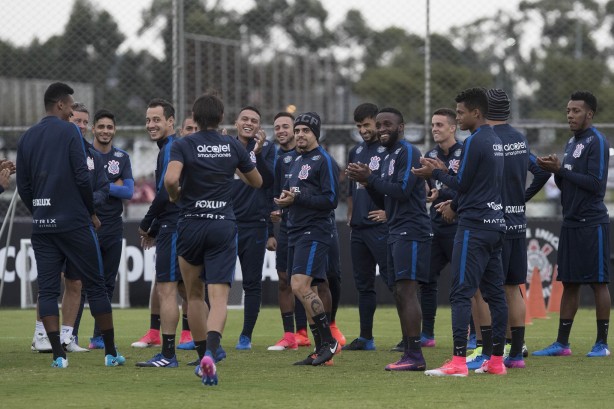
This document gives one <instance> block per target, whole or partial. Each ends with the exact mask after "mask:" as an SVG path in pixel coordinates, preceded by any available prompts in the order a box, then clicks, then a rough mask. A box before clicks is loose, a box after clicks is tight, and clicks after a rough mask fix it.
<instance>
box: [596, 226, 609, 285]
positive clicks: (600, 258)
mask: <svg viewBox="0 0 614 409" xmlns="http://www.w3.org/2000/svg"><path fill="white" fill-rule="evenodd" d="M597 232H598V233H597V234H598V235H599V282H600V283H602V282H603V281H604V280H603V263H604V262H606V260H604V259H603V230H602V228H601V226H597ZM607 262H609V260H607Z"/></svg>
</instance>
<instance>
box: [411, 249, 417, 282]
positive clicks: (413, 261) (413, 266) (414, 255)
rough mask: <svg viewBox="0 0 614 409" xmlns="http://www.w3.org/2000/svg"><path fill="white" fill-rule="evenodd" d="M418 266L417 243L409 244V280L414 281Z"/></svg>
mask: <svg viewBox="0 0 614 409" xmlns="http://www.w3.org/2000/svg"><path fill="white" fill-rule="evenodd" d="M417 264H418V242H417V241H412V242H411V279H412V280H415V279H416V273H417V272H416V265H417Z"/></svg>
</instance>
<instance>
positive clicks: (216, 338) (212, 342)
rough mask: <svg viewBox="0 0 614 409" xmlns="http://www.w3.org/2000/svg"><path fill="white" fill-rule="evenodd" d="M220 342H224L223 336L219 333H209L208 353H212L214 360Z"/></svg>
mask: <svg viewBox="0 0 614 409" xmlns="http://www.w3.org/2000/svg"><path fill="white" fill-rule="evenodd" d="M220 342H222V334H220V333H219V332H217V331H209V332H207V351H209V352H211V356H212V357H214V359H215V356H216V355H215V351H217V349H218V348H219V347H220ZM201 359H202V358H201Z"/></svg>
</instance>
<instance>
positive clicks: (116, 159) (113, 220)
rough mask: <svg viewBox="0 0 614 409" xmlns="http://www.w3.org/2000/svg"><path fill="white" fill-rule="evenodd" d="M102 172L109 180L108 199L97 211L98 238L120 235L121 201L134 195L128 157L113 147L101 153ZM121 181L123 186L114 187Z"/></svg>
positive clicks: (121, 228) (122, 209) (122, 205)
mask: <svg viewBox="0 0 614 409" xmlns="http://www.w3.org/2000/svg"><path fill="white" fill-rule="evenodd" d="M100 156H101V157H102V162H103V163H104V170H105V173H106V175H107V178H108V179H109V183H108V185H109V187H110V193H109V198H108V199H107V200H106V201H105V202H104V204H103V206H102V207H101V208H100V210H98V218H99V219H100V222H101V226H100V229H98V236H104V235H116V234H122V232H123V230H124V224H123V220H122V213H123V212H124V203H123V202H122V200H124V199H125V200H129V199H131V198H132V194H133V193H134V179H133V177H132V165H131V163H130V156H129V155H128V153H127V152H126V151H123V150H121V149H119V148H116V147H115V146H112V147H111V150H110V151H109V152H108V153H101V154H100ZM120 179H121V180H122V182H123V186H119V185H116V184H115V182H116V181H118V180H120Z"/></svg>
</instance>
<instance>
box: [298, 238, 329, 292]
mask: <svg viewBox="0 0 614 409" xmlns="http://www.w3.org/2000/svg"><path fill="white" fill-rule="evenodd" d="M329 251H330V240H322V241H318V240H313V239H312V238H311V237H310V236H307V235H305V236H300V237H299V238H298V239H296V240H293V241H292V244H289V245H288V276H292V275H294V274H305V275H308V276H310V277H311V278H313V284H317V283H320V282H323V281H325V280H326V270H327V269H328V255H329Z"/></svg>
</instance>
